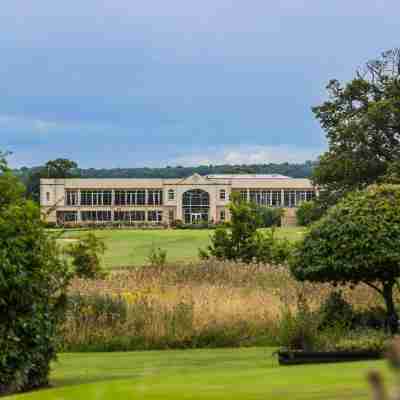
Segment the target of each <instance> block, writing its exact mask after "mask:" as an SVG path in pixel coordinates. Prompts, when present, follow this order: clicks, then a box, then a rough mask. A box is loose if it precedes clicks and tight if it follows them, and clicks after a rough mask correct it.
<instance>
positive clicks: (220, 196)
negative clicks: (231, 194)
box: [219, 189, 226, 200]
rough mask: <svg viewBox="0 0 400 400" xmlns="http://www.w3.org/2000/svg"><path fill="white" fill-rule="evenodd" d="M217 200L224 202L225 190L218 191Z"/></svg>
mask: <svg viewBox="0 0 400 400" xmlns="http://www.w3.org/2000/svg"><path fill="white" fill-rule="evenodd" d="M219 199H220V200H226V191H225V189H221V190H220V191H219Z"/></svg>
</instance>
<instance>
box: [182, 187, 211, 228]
mask: <svg viewBox="0 0 400 400" xmlns="http://www.w3.org/2000/svg"><path fill="white" fill-rule="evenodd" d="M182 208H183V210H182V211H183V218H184V221H185V224H196V223H200V222H207V221H208V215H209V209H210V196H209V194H208V193H207V192H206V191H204V190H201V189H193V190H188V191H187V192H185V193H184V194H183V197H182Z"/></svg>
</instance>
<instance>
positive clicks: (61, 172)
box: [44, 158, 78, 178]
mask: <svg viewBox="0 0 400 400" xmlns="http://www.w3.org/2000/svg"><path fill="white" fill-rule="evenodd" d="M77 168H78V164H77V163H76V162H75V161H71V160H68V159H66V158H57V159H56V160H50V161H47V163H46V165H45V166H44V169H45V170H46V172H47V177H48V178H70V177H72V176H73V172H74V170H76V169H77Z"/></svg>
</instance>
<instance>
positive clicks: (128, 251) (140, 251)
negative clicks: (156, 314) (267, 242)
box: [63, 228, 304, 268]
mask: <svg viewBox="0 0 400 400" xmlns="http://www.w3.org/2000/svg"><path fill="white" fill-rule="evenodd" d="M94 232H95V233H96V234H97V235H98V236H100V237H102V238H103V239H104V241H105V243H106V245H107V251H106V254H105V257H104V262H105V264H106V266H107V267H108V268H113V267H120V266H129V265H141V264H144V263H146V260H147V257H148V255H149V252H150V249H151V247H152V246H155V247H160V248H162V249H165V250H167V252H168V261H169V262H175V261H195V260H196V259H197V257H198V250H199V248H205V247H206V246H207V244H208V242H209V238H210V234H211V233H212V231H211V230H206V229H204V230H202V229H201V230H179V229H177V230H99V231H94ZM303 233H304V229H302V228H280V229H278V230H277V235H278V237H285V238H288V239H289V240H296V239H299V238H301V236H302V235H303ZM83 234H85V231H79V230H70V231H67V232H65V234H64V236H63V238H64V240H65V239H74V238H78V237H79V236H81V235H83Z"/></svg>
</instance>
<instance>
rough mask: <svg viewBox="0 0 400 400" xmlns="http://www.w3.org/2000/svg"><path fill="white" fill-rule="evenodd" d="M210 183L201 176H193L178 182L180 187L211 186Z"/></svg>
mask: <svg viewBox="0 0 400 400" xmlns="http://www.w3.org/2000/svg"><path fill="white" fill-rule="evenodd" d="M209 184H210V181H209V180H208V179H207V178H206V177H204V176H201V175H199V174H193V175H192V176H189V177H187V178H184V179H182V180H181V181H179V182H178V185H209Z"/></svg>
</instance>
